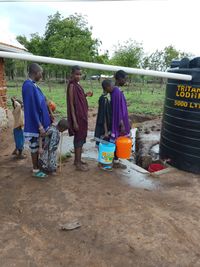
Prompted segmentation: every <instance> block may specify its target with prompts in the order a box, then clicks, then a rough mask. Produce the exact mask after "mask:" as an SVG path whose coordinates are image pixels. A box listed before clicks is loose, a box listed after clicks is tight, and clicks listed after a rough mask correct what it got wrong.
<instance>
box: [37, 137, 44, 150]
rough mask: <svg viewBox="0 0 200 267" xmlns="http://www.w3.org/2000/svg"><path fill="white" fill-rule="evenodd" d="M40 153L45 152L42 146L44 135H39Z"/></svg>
mask: <svg viewBox="0 0 200 267" xmlns="http://www.w3.org/2000/svg"><path fill="white" fill-rule="evenodd" d="M38 153H39V154H42V153H43V147H42V136H40V137H39V150H38Z"/></svg>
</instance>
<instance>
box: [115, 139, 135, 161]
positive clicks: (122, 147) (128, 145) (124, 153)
mask: <svg viewBox="0 0 200 267" xmlns="http://www.w3.org/2000/svg"><path fill="white" fill-rule="evenodd" d="M131 150H132V140H131V138H129V137H126V136H120V137H118V138H117V140H116V155H117V157H118V158H120V159H130V157H131Z"/></svg>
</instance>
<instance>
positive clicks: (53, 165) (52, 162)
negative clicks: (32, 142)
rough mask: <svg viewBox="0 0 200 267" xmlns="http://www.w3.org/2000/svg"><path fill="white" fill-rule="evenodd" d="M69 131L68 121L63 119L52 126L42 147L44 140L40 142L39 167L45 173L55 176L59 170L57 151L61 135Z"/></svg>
mask: <svg viewBox="0 0 200 267" xmlns="http://www.w3.org/2000/svg"><path fill="white" fill-rule="evenodd" d="M67 129H68V122H67V120H66V119H61V120H60V121H59V122H58V124H57V125H55V124H52V125H51V126H50V127H49V129H48V130H47V132H46V134H45V138H44V145H43V146H42V139H43V137H40V140H39V155H40V157H39V165H40V167H41V169H42V170H43V171H45V172H48V173H51V174H54V173H56V169H57V150H58V145H59V141H60V133H62V132H64V131H66V130H67Z"/></svg>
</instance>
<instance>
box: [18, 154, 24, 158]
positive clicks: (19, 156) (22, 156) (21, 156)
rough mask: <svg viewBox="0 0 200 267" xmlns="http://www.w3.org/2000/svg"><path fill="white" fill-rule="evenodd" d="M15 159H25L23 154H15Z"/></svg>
mask: <svg viewBox="0 0 200 267" xmlns="http://www.w3.org/2000/svg"><path fill="white" fill-rule="evenodd" d="M17 159H26V156H25V155H23V154H19V155H17Z"/></svg>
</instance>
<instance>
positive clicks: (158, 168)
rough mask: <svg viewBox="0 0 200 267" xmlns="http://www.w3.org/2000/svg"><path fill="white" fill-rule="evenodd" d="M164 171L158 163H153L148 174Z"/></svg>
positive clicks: (163, 167)
mask: <svg viewBox="0 0 200 267" xmlns="http://www.w3.org/2000/svg"><path fill="white" fill-rule="evenodd" d="M163 169H165V166H163V165H161V164H159V163H153V164H150V165H149V168H148V171H149V172H157V171H161V170H163Z"/></svg>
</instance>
